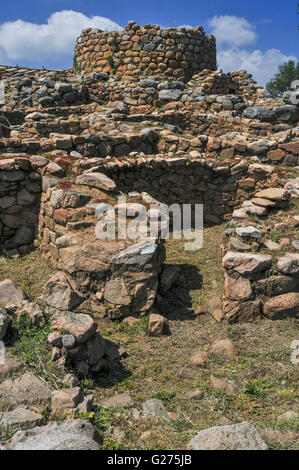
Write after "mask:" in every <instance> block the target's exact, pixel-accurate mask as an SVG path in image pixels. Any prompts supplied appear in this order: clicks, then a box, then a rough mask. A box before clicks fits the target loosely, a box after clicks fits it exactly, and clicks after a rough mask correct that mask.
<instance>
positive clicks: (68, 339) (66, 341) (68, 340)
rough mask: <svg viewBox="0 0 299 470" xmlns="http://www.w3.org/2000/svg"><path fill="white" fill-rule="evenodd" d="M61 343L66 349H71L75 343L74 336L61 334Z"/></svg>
mask: <svg viewBox="0 0 299 470" xmlns="http://www.w3.org/2000/svg"><path fill="white" fill-rule="evenodd" d="M62 345H63V346H64V347H65V348H66V349H72V348H74V347H75V345H76V338H75V337H74V336H73V335H63V337H62Z"/></svg>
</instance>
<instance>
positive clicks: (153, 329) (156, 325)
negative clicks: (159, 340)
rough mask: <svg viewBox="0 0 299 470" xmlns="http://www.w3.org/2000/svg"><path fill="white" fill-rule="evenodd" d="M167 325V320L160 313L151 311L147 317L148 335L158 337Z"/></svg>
mask: <svg viewBox="0 0 299 470" xmlns="http://www.w3.org/2000/svg"><path fill="white" fill-rule="evenodd" d="M167 327H168V321H167V319H166V318H165V317H162V315H158V314H157V313H152V314H151V315H150V317H149V324H148V335H149V336H154V337H159V336H162V335H163V334H164V333H165V332H166V330H167Z"/></svg>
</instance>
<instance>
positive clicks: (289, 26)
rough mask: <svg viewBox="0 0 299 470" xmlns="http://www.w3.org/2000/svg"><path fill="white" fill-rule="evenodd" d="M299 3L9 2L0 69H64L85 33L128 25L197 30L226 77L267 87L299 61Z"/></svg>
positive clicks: (0, 39) (0, 31) (0, 23)
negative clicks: (208, 38)
mask: <svg viewBox="0 0 299 470" xmlns="http://www.w3.org/2000/svg"><path fill="white" fill-rule="evenodd" d="M296 12H297V0H284V1H282V0H210V1H207V0H185V1H183V0H152V1H151V0H146V1H140V0H107V1H96V0H84V1H83V0H59V1H58V0H14V2H10V3H9V2H5V4H4V5H3V6H2V9H1V20H0V64H8V65H9V64H11V65H15V64H18V65H27V66H36V67H41V66H45V67H53V68H54V67H57V68H63V67H69V66H71V64H72V57H73V48H74V43H75V39H76V37H77V36H78V34H79V33H80V31H81V29H82V28H86V27H88V26H93V27H99V28H101V29H106V30H111V29H117V28H120V27H123V26H124V25H126V24H127V22H128V21H129V20H135V21H136V22H137V23H138V24H146V23H156V24H160V25H162V26H164V27H167V26H180V25H190V26H196V25H202V26H204V28H205V30H206V31H207V32H209V33H213V34H215V36H216V39H217V50H218V64H219V66H220V67H221V68H223V69H224V71H226V72H227V71H230V70H238V69H244V68H245V69H247V70H248V71H249V72H251V73H253V76H254V78H255V79H256V80H257V81H259V82H261V83H265V82H266V81H267V80H269V79H270V78H271V77H272V76H273V74H274V73H275V72H276V71H277V68H278V65H279V64H281V63H283V62H284V61H286V60H289V59H294V60H298V59H299V31H298V29H297V25H298V24H299V15H297V14H296Z"/></svg>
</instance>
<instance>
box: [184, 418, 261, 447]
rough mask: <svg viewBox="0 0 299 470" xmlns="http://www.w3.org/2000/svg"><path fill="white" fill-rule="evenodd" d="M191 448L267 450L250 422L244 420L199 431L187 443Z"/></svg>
mask: <svg viewBox="0 0 299 470" xmlns="http://www.w3.org/2000/svg"><path fill="white" fill-rule="evenodd" d="M188 448H189V449H191V450H267V449H268V447H267V445H266V444H265V442H264V441H263V439H262V438H261V437H260V435H259V433H258V432H257V430H256V429H255V428H254V427H253V426H252V424H250V423H247V422H244V423H240V424H232V425H228V426H215V427H212V428H209V429H204V430H203V431H200V432H199V433H198V434H197V435H196V436H195V437H194V438H193V439H192V440H191V441H190V442H189V444H188Z"/></svg>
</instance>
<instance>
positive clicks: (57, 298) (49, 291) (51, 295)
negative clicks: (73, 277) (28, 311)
mask: <svg viewBox="0 0 299 470" xmlns="http://www.w3.org/2000/svg"><path fill="white" fill-rule="evenodd" d="M43 299H44V301H45V302H46V304H47V305H49V306H50V307H54V308H57V309H59V310H72V309H73V308H75V307H78V306H79V305H80V304H81V303H82V302H83V298H82V297H81V295H80V294H79V293H78V292H77V291H75V290H74V289H73V287H72V284H71V281H70V279H69V278H68V277H67V276H66V274H64V273H63V272H57V273H56V274H54V276H52V277H51V278H50V279H49V280H48V282H47V283H46V284H45V286H44V292H43Z"/></svg>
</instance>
